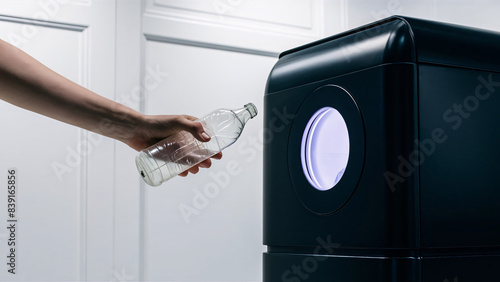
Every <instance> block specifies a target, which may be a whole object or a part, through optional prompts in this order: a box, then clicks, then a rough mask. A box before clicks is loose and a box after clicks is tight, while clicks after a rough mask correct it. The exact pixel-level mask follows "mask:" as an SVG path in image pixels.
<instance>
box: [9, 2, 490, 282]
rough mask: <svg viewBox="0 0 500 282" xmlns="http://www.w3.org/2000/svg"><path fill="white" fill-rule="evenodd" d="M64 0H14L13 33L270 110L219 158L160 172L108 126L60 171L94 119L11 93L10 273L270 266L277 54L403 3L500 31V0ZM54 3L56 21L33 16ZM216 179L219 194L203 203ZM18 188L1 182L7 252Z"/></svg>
mask: <svg viewBox="0 0 500 282" xmlns="http://www.w3.org/2000/svg"><path fill="white" fill-rule="evenodd" d="M57 1H59V2H57ZM57 1H56V0H40V1H35V0H24V1H15V3H14V2H13V1H8V0H1V1H0V14H1V15H3V16H1V15H0V38H2V39H5V40H7V39H8V38H9V34H12V33H18V34H22V33H23V30H24V29H26V28H28V27H33V26H39V33H38V34H37V36H34V37H32V38H31V37H30V38H28V41H27V43H26V44H21V46H20V47H21V48H22V49H24V50H26V51H27V52H29V53H30V54H32V55H33V56H35V57H36V58H37V59H39V60H41V61H42V62H44V63H46V64H47V65H48V66H50V67H52V68H54V69H55V70H56V71H58V72H60V73H61V74H63V75H66V76H68V77H69V78H70V79H73V80H74V81H77V82H79V83H81V84H82V85H84V86H87V87H90V88H91V89H92V90H94V91H96V92H98V93H100V94H101V95H104V96H107V97H109V98H113V99H115V100H117V101H120V102H122V103H125V104H127V105H128V106H130V107H132V108H135V109H138V110H141V111H143V112H145V113H148V114H191V115H195V116H202V115H204V114H206V113H207V112H209V111H211V110H212V109H215V108H219V107H229V108H236V107H241V106H242V105H243V104H244V103H247V102H253V103H255V104H256V105H257V108H258V109H259V110H260V111H261V112H260V113H259V115H258V116H257V118H255V119H254V120H251V121H250V122H249V123H248V125H247V127H246V128H245V130H244V133H243V135H242V137H241V140H239V141H238V143H236V144H235V145H234V146H233V147H230V148H228V149H227V150H226V151H225V152H224V158H223V159H222V160H220V161H214V164H213V168H211V169H210V170H202V171H201V172H200V173H198V174H197V175H194V176H190V177H188V178H175V179H173V180H171V181H169V182H167V183H165V184H164V185H162V186H161V187H159V188H151V187H147V186H146V185H145V184H144V183H142V182H141V181H140V179H139V178H138V176H137V172H136V171H135V167H134V156H135V154H136V152H134V151H133V150H131V149H130V148H128V147H127V146H125V145H123V144H121V143H117V142H113V141H111V140H109V139H102V141H100V142H99V143H98V145H96V146H95V147H94V148H93V152H92V153H91V154H88V155H86V156H82V161H81V163H78V164H77V165H76V166H75V167H74V168H73V172H71V173H68V174H65V176H64V178H63V181H59V180H58V177H57V175H56V174H55V173H54V171H53V168H52V166H51V164H53V163H54V162H56V161H59V162H61V163H63V164H64V163H65V162H66V160H65V158H66V156H67V155H68V151H67V149H66V148H67V147H68V146H69V147H70V148H75V147H76V146H78V144H79V143H82V142H83V143H88V142H90V141H89V139H88V138H89V134H88V133H87V132H85V131H82V130H79V129H75V128H72V127H71V126H67V125H64V124H61V123H59V122H56V121H53V120H50V119H47V118H44V117H40V116H38V115H35V114H33V113H29V112H27V111H23V110H21V109H17V108H15V107H13V106H11V105H8V104H6V103H4V102H0V115H1V116H2V119H3V120H4V122H2V123H0V132H2V138H1V140H0V170H1V171H0V175H4V176H5V175H6V170H7V168H9V167H17V168H18V170H19V177H20V182H19V219H20V222H19V226H20V228H19V231H18V232H19V233H18V239H19V249H18V252H19V253H18V262H19V273H18V274H16V275H15V276H13V275H9V274H8V273H7V272H6V270H7V268H6V266H5V265H3V266H2V267H0V280H1V281H38V280H41V279H45V280H48V281H66V280H73V281H79V280H87V281H138V280H148V281H260V279H261V254H262V252H263V251H265V248H264V246H262V235H261V234H262V199H261V198H262V157H261V152H262V107H263V104H262V101H263V94H264V87H265V83H266V78H267V75H268V73H269V71H270V69H271V68H272V66H273V64H274V63H275V62H276V60H277V55H278V54H279V53H280V52H281V51H283V50H286V49H288V48H292V47H294V46H297V45H300V44H304V43H307V42H310V41H313V40H315V39H319V38H322V37H325V36H329V35H333V34H335V33H338V32H341V31H344V30H347V29H349V28H354V27H356V26H359V25H362V24H366V23H369V22H372V21H374V20H378V19H380V18H383V17H386V16H389V15H390V14H400V15H408V16H414V17H420V18H427V19H434V20H440V21H447V22H452V23H459V24H464V25H470V26H475V27H481V28H488V29H493V30H498V31H500V18H499V17H498V16H497V13H498V11H500V2H499V1H493V0H483V1H472V0H460V1H437V0H435V1H433V0H293V1H292V0H272V1H271V0H252V1H251V0H210V1H202V0H155V1H154V0H144V1H137V0H123V1H122V0H118V1H114V0H94V1H91V0H64V1H63V0H57ZM54 3H59V4H58V9H57V12H54V11H56V10H55V6H54ZM51 5H52V6H51ZM44 7H45V8H44ZM47 7H48V8H47ZM47 9H48V10H47ZM39 11H45V12H46V13H48V14H50V13H49V12H51V11H52V12H53V13H52V14H53V16H50V18H49V20H50V21H51V22H52V23H51V24H44V23H43V22H31V21H29V20H30V19H31V18H32V17H33V16H34V15H35V14H36V13H37V12H39ZM5 121H10V122H5ZM40 148H43V149H40ZM228 166H236V169H234V168H233V169H228ZM207 185H212V187H219V192H218V193H217V195H216V196H214V197H213V198H207V200H206V201H201V202H198V203H197V205H195V204H193V200H195V201H196V200H198V201H200V199H199V198H196V197H200V196H196V195H198V194H197V193H199V192H201V193H203V191H204V189H205V188H206V187H207ZM6 192H7V190H6V184H5V183H4V184H0V227H1V229H0V256H2V257H5V256H6V255H7V245H6V242H7V241H6V239H7V236H8V234H7V233H6V232H5V228H4V227H3V226H4V225H5V224H6V223H7V221H6V220H7V218H6V195H7V194H6ZM187 206H189V207H191V208H194V209H196V212H195V214H192V215H191V216H189V217H186V216H185V215H183V213H182V212H181V208H186V207H187ZM48 254H49V255H48Z"/></svg>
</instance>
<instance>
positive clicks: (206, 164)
mask: <svg viewBox="0 0 500 282" xmlns="http://www.w3.org/2000/svg"><path fill="white" fill-rule="evenodd" d="M198 165H199V166H200V167H201V168H209V167H211V166H212V161H211V160H210V159H206V160H204V161H202V162H200V163H199V164H198Z"/></svg>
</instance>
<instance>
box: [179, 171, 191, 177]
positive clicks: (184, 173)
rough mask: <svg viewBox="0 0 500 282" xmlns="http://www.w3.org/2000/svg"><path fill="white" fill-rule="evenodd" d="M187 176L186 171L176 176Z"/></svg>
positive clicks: (187, 172)
mask: <svg viewBox="0 0 500 282" xmlns="http://www.w3.org/2000/svg"><path fill="white" fill-rule="evenodd" d="M188 174H189V171H187V170H186V171H183V172H181V173H179V174H178V175H179V176H181V177H186V176H187V175H188Z"/></svg>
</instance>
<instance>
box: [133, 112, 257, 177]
mask: <svg viewBox="0 0 500 282" xmlns="http://www.w3.org/2000/svg"><path fill="white" fill-rule="evenodd" d="M256 115H257V108H256V107H255V105H254V104H252V103H249V104H246V105H245V107H243V108H241V109H238V110H229V109H219V110H216V111H213V112H212V113H210V114H208V115H207V116H205V117H203V118H201V119H199V121H200V123H201V125H202V126H201V128H199V127H196V126H194V127H188V128H189V129H190V130H191V131H190V132H194V134H192V133H191V134H190V132H186V131H179V132H177V133H175V134H173V135H171V136H169V137H167V138H165V139H163V140H161V141H159V142H158V143H156V144H154V145H152V146H150V147H148V148H146V149H144V150H142V151H141V152H140V153H139V155H138V156H137V157H136V165H137V169H138V171H139V173H140V175H141V176H142V179H143V180H144V181H145V182H146V183H147V184H149V185H151V186H158V185H160V184H161V183H163V182H165V181H167V180H169V179H171V178H172V177H174V176H176V175H180V173H181V172H183V171H186V170H189V171H190V170H191V169H192V168H193V167H196V166H198V165H199V164H200V163H201V162H203V161H204V160H206V159H207V158H210V157H213V156H217V155H218V154H220V152H221V151H222V150H223V149H224V148H226V147H228V146H230V145H231V144H233V143H234V142H236V140H237V139H238V137H239V136H240V134H241V132H242V130H243V127H244V126H245V124H246V122H247V121H248V120H249V119H251V118H253V117H255V116H256ZM203 133H206V134H208V135H209V137H210V140H209V141H208V142H200V141H206V140H207V138H205V137H206V136H204V135H205V134H203ZM196 134H199V135H198V136H201V137H203V139H201V138H197V137H196Z"/></svg>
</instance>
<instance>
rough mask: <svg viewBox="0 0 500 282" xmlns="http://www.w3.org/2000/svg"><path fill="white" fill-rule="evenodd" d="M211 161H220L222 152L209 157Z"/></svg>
mask: <svg viewBox="0 0 500 282" xmlns="http://www.w3.org/2000/svg"><path fill="white" fill-rule="evenodd" d="M211 158H212V159H216V160H220V159H222V152H219V153H217V154H215V155H213V156H212V157H211Z"/></svg>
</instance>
